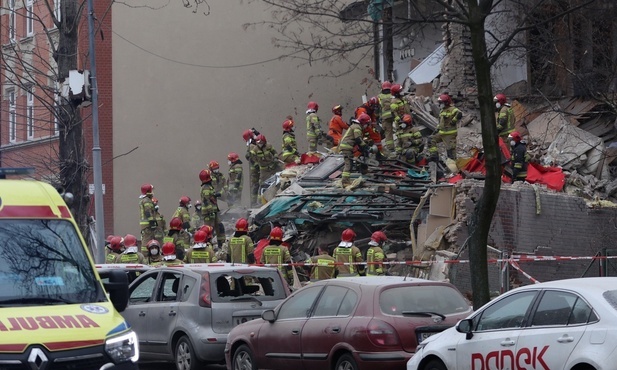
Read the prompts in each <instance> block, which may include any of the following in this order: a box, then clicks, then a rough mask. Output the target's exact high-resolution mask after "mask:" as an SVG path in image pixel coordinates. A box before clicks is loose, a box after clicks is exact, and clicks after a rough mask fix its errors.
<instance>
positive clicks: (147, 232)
mask: <svg viewBox="0 0 617 370" xmlns="http://www.w3.org/2000/svg"><path fill="white" fill-rule="evenodd" d="M153 190H154V186H152V184H143V185H142V186H141V195H140V196H139V214H140V220H139V226H140V229H141V240H150V239H154V231H155V230H156V226H157V223H156V219H155V218H154V214H155V212H154V203H152V191H153Z"/></svg>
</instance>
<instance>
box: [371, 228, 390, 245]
mask: <svg viewBox="0 0 617 370" xmlns="http://www.w3.org/2000/svg"><path fill="white" fill-rule="evenodd" d="M386 240H388V237H387V236H386V234H384V232H383V231H375V232H374V233H373V235H371V241H375V242H377V243H378V244H381V243H383V242H385V241H386Z"/></svg>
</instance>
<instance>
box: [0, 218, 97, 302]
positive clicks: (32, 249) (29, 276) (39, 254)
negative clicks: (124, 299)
mask: <svg viewBox="0 0 617 370" xmlns="http://www.w3.org/2000/svg"><path fill="white" fill-rule="evenodd" d="M0 256H2V257H1V258H0V286H2V289H0V307H6V306H11V305H29V304H32V305H41V304H73V303H88V302H97V301H103V300H105V296H104V294H103V293H102V289H101V287H100V284H99V283H98V282H97V280H96V278H95V275H94V271H93V269H92V265H91V264H90V261H89V260H88V256H87V254H86V251H85V250H84V248H82V246H81V241H80V239H79V237H78V234H77V232H76V230H75V228H74V226H73V224H72V223H70V222H68V221H66V220H0Z"/></svg>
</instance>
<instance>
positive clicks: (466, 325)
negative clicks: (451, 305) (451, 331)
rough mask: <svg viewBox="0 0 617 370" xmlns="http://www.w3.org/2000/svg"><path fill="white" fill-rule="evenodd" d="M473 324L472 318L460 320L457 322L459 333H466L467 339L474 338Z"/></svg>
mask: <svg viewBox="0 0 617 370" xmlns="http://www.w3.org/2000/svg"><path fill="white" fill-rule="evenodd" d="M472 325H473V323H472V320H471V319H465V320H461V321H459V322H458V324H456V331H458V332H459V333H465V334H466V335H465V339H467V340H469V339H471V338H473V330H472V327H473V326H472Z"/></svg>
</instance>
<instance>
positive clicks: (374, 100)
mask: <svg viewBox="0 0 617 370" xmlns="http://www.w3.org/2000/svg"><path fill="white" fill-rule="evenodd" d="M368 105H369V106H370V107H374V106H377V105H379V99H377V97H376V96H373V97H372V98H370V99H369V100H368Z"/></svg>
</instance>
